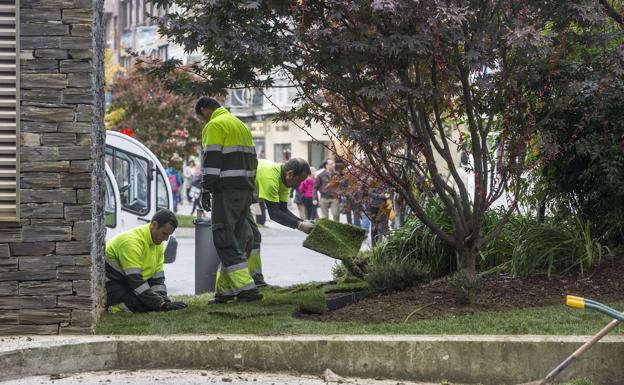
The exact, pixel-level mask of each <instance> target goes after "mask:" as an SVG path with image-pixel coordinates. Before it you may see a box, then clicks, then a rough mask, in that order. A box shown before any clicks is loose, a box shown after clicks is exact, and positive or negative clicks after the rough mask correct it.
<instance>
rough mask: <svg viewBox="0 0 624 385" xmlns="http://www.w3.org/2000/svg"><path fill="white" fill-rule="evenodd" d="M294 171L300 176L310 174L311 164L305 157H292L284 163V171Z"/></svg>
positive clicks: (295, 174)
mask: <svg viewBox="0 0 624 385" xmlns="http://www.w3.org/2000/svg"><path fill="white" fill-rule="evenodd" d="M288 171H292V172H293V174H294V175H293V176H299V175H302V174H305V175H310V173H311V171H310V165H309V164H308V162H306V161H305V160H304V159H301V158H290V159H289V160H288V161H287V162H286V163H284V172H288Z"/></svg>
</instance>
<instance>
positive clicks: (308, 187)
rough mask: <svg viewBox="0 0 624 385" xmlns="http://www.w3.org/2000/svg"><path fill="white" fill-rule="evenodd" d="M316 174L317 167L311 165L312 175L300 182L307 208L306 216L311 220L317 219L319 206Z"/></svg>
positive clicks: (300, 190)
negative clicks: (315, 194)
mask: <svg viewBox="0 0 624 385" xmlns="http://www.w3.org/2000/svg"><path fill="white" fill-rule="evenodd" d="M314 175H316V169H315V168H314V167H310V176H308V177H307V178H306V180H304V181H303V182H301V184H299V188H298V190H299V192H300V193H301V194H302V195H303V197H302V201H303V207H304V209H305V216H303V217H302V218H305V219H307V220H309V221H312V220H314V219H316V207H317V206H318V200H316V199H315V198H314V180H315V177H314Z"/></svg>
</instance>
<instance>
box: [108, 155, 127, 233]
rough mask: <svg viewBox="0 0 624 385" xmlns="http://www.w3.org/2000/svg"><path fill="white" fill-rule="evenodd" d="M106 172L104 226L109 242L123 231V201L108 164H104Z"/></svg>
mask: <svg viewBox="0 0 624 385" xmlns="http://www.w3.org/2000/svg"><path fill="white" fill-rule="evenodd" d="M104 171H105V176H104V184H105V197H104V224H105V225H106V240H109V239H111V238H112V237H114V236H115V235H117V234H119V233H120V232H121V231H123V230H122V229H121V226H120V225H119V218H120V217H121V199H120V197H119V189H118V188H117V182H116V181H115V175H114V174H113V171H112V170H111V169H110V167H109V166H108V163H106V164H104Z"/></svg>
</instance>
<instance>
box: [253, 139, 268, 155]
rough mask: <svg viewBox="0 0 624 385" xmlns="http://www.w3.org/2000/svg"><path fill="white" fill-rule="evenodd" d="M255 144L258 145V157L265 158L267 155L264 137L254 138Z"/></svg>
mask: <svg viewBox="0 0 624 385" xmlns="http://www.w3.org/2000/svg"><path fill="white" fill-rule="evenodd" d="M253 142H254V145H255V146H256V155H257V156H258V159H264V157H265V156H266V155H265V153H264V138H253Z"/></svg>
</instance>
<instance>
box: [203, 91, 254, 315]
mask: <svg viewBox="0 0 624 385" xmlns="http://www.w3.org/2000/svg"><path fill="white" fill-rule="evenodd" d="M195 112H196V113H197V115H199V116H201V117H202V118H204V119H205V120H206V122H207V123H206V125H205V126H204V128H203V130H202V147H203V161H202V174H203V179H202V198H201V203H202V207H203V208H204V210H206V211H209V210H210V209H211V199H210V194H212V201H213V202H214V205H212V235H213V238H214V245H215V248H216V249H217V254H218V255H219V259H220V260H221V269H220V271H219V273H218V274H217V283H216V292H215V303H227V302H229V301H231V300H234V299H238V300H242V301H258V300H261V299H262V294H260V291H258V288H257V287H256V284H255V283H254V281H253V279H252V278H251V275H250V274H249V270H248V266H247V254H246V250H245V249H246V247H247V245H248V243H249V242H250V240H251V239H252V235H251V228H250V226H249V223H248V217H249V216H250V211H249V206H250V205H251V203H252V199H253V191H254V189H255V176H256V167H257V165H258V159H257V158H256V149H255V147H254V143H253V140H252V137H251V131H249V128H247V126H246V125H245V124H244V123H243V122H242V121H240V120H239V119H238V118H237V117H235V116H234V115H232V114H231V113H230V112H229V111H228V110H226V109H225V108H223V107H221V104H219V102H218V101H216V100H215V99H212V98H208V97H202V98H200V99H199V100H198V101H197V104H196V105H195Z"/></svg>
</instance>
